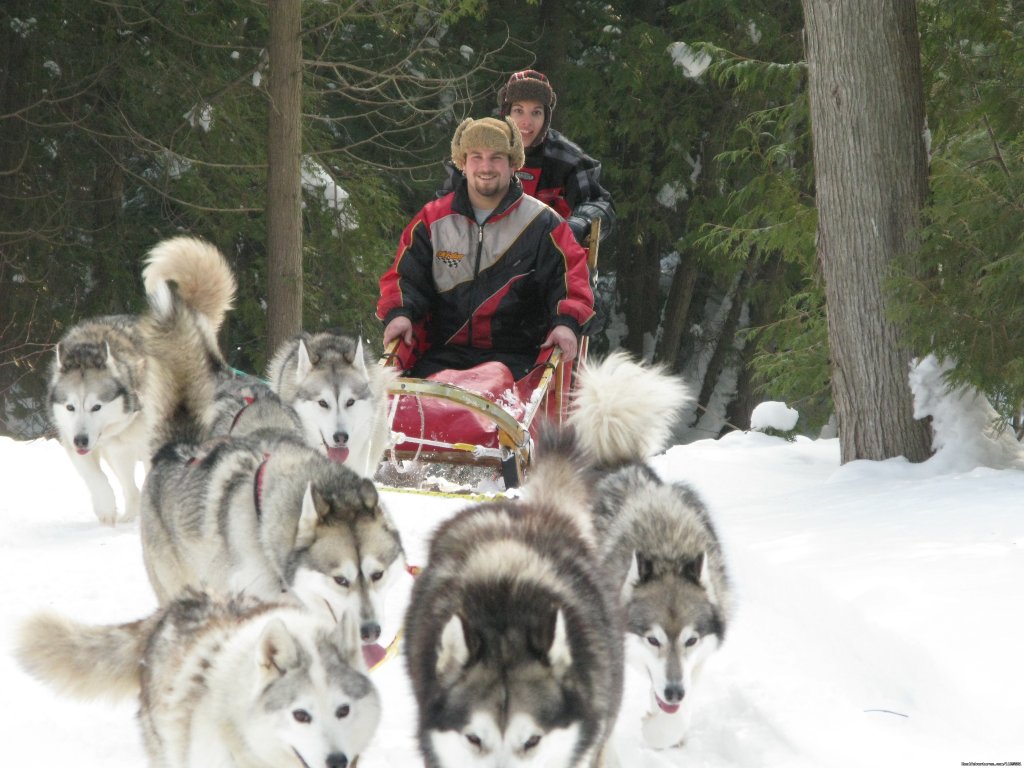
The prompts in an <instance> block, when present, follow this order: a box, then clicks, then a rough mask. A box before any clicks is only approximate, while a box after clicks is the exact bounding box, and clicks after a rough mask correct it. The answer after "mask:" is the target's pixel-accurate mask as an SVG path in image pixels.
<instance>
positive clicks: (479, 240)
mask: <svg viewBox="0 0 1024 768" xmlns="http://www.w3.org/2000/svg"><path fill="white" fill-rule="evenodd" d="M487 218H488V219H489V218H490V216H488V217H487ZM486 223H487V222H486V220H485V221H484V224H486ZM484 224H477V225H476V226H477V236H476V260H475V261H474V263H473V290H472V291H471V292H470V296H473V293H475V292H476V290H477V286H476V280H477V278H478V277H479V276H480V259H481V257H482V256H483V252H484ZM475 306H476V305H475V304H473V303H472V302H470V314H469V346H470V347H472V346H473V316H474V315H475V314H476V312H475V310H474V309H473V307H475Z"/></svg>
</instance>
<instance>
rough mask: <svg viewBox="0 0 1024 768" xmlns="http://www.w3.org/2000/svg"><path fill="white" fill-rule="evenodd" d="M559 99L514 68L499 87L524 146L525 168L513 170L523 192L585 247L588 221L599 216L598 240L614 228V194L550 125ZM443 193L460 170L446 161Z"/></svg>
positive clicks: (503, 111) (502, 107)
mask: <svg viewBox="0 0 1024 768" xmlns="http://www.w3.org/2000/svg"><path fill="white" fill-rule="evenodd" d="M556 102H557V98H556V96H555V92H554V90H552V88H551V84H550V83H549V82H548V79H547V77H545V76H544V75H543V74H541V73H540V72H537V71H536V70H533V69H526V70H523V71H522V72H516V73H515V74H514V75H512V76H511V77H510V78H509V79H508V82H507V83H505V85H504V86H503V87H502V88H501V89H500V90H499V91H498V114H499V115H500V116H501V117H511V118H512V120H513V121H514V122H515V123H516V125H517V126H518V128H519V132H520V134H521V135H522V137H523V145H524V147H525V149H526V157H525V161H524V164H523V167H522V168H520V169H518V170H517V171H516V176H518V177H519V181H520V183H522V185H523V191H525V192H526V194H528V195H531V196H533V197H536V198H537V199H539V200H541V201H543V202H545V203H547V204H548V205H550V206H551V207H552V208H554V209H555V211H556V212H557V213H558V214H559V215H560V216H561V217H562V218H564V219H567V220H568V222H569V227H570V228H571V229H572V232H573V235H574V236H575V237H576V240H577V242H579V243H580V244H582V245H586V242H587V238H588V237H589V236H590V222H591V221H592V220H594V219H600V220H601V240H602V241H603V240H604V239H605V238H606V237H607V236H608V235H610V234H611V232H612V229H613V228H614V226H615V207H614V206H613V204H612V196H611V194H610V193H609V192H608V190H606V189H605V188H604V187H602V186H601V163H599V162H598V161H597V160H595V159H594V158H592V157H591V156H590V155H588V154H587V153H586V152H584V151H583V150H582V149H581V148H580V147H579V146H578V145H577V144H575V143H573V142H572V141H570V140H569V139H568V138H566V137H565V136H564V135H563V134H561V133H559V132H558V131H556V130H554V129H553V128H552V127H551V114H552V112H554V110H555V103H556ZM447 168H448V179H447V180H446V181H445V185H444V188H443V190H442V192H441V193H442V194H444V193H447V192H450V191H452V190H453V189H454V188H455V184H456V182H457V181H458V179H459V176H460V173H459V169H458V168H456V167H454V166H453V165H451V164H448V165H447Z"/></svg>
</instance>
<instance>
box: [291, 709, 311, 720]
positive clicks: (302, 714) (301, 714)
mask: <svg viewBox="0 0 1024 768" xmlns="http://www.w3.org/2000/svg"><path fill="white" fill-rule="evenodd" d="M292 717H294V718H295V722H297V723H312V722H313V716H312V715H310V714H309V712H307V711H306V710H304V709H296V710H295V711H293V712H292Z"/></svg>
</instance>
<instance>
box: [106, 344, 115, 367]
mask: <svg viewBox="0 0 1024 768" xmlns="http://www.w3.org/2000/svg"><path fill="white" fill-rule="evenodd" d="M103 351H104V352H105V354H104V356H103V365H105V366H106V367H107V368H113V367H114V366H115V365H117V362H116V361H115V360H114V355H113V354H111V352H110V342H109V341H104V342H103Z"/></svg>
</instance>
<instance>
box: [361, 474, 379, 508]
mask: <svg viewBox="0 0 1024 768" xmlns="http://www.w3.org/2000/svg"><path fill="white" fill-rule="evenodd" d="M356 495H357V498H358V501H359V503H360V504H362V506H363V509H365V510H367V511H368V512H373V511H375V510H376V509H377V502H378V501H379V499H380V497H379V496H378V494H377V486H375V485H374V484H373V481H372V480H368V479H366V478H363V479H362V480H360V482H359V487H358V488H357V489H356Z"/></svg>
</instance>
